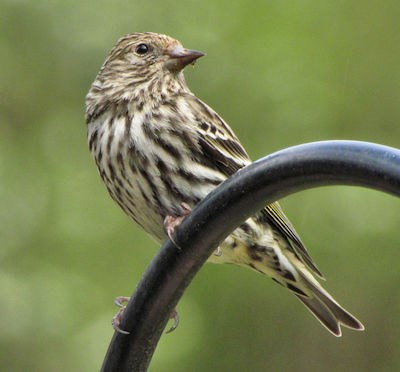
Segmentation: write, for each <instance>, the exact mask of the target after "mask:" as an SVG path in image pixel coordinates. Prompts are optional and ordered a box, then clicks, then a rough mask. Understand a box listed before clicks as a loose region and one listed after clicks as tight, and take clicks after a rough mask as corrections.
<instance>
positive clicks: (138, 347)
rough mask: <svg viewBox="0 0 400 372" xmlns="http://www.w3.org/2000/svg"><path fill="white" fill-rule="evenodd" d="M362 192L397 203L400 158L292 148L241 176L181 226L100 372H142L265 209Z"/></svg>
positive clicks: (366, 151) (381, 150)
mask: <svg viewBox="0 0 400 372" xmlns="http://www.w3.org/2000/svg"><path fill="white" fill-rule="evenodd" d="M338 184H341V185H354V186H363V187H368V188H372V189H376V190H380V191H384V192H387V193H389V194H392V195H396V196H400V151H399V150H397V149H394V148H390V147H386V146H382V145H377V144H372V143H366V142H356V141H324V142H314V143H309V144H304V145H300V146H295V147H290V148H288V149H285V150H282V151H279V152H276V153H274V154H272V155H269V156H267V157H265V158H262V159H260V160H258V161H256V162H254V163H253V164H251V165H249V166H247V167H245V168H243V169H241V170H240V171H239V172H237V173H236V174H235V175H233V176H232V177H231V178H229V179H228V180H227V181H225V182H224V183H223V184H221V185H220V186H219V187H217V188H216V189H215V190H214V191H213V192H211V193H210V194H209V195H208V196H207V197H206V198H205V200H203V201H202V202H201V203H199V205H198V206H197V207H196V208H195V209H194V210H193V211H192V212H191V214H190V215H189V216H188V217H187V218H185V220H184V221H183V223H182V224H181V225H180V226H179V228H178V229H177V230H176V236H175V241H176V243H177V245H179V247H180V249H178V248H177V247H176V246H175V245H174V244H173V243H172V242H171V241H170V240H167V241H166V242H165V243H164V244H163V246H162V247H161V250H160V251H159V252H158V254H157V255H156V257H155V258H154V259H153V261H152V262H151V264H150V266H149V268H148V269H147V271H146V272H145V274H144V276H143V278H142V279H141V281H140V283H139V285H138V287H137V289H136V291H135V293H134V295H133V297H132V299H131V301H130V302H129V304H128V306H127V309H126V311H125V313H124V317H123V319H122V324H121V328H122V329H124V330H127V331H130V334H129V335H123V334H119V333H115V334H114V336H113V339H112V341H111V344H110V346H109V349H108V352H107V355H106V358H105V360H104V364H103V367H102V371H107V372H112V371H146V370H147V367H148V365H149V363H150V361H151V358H152V355H153V353H154V350H155V348H156V346H157V343H158V341H159V338H160V337H161V334H162V332H163V330H164V328H165V326H166V324H167V321H168V317H169V314H170V313H171V311H172V310H173V309H174V308H175V306H176V305H177V303H178V301H179V299H180V298H181V296H182V294H183V292H184V290H185V289H186V287H187V286H188V285H189V283H190V282H191V280H192V278H193V277H194V275H195V274H196V273H197V271H198V270H199V269H200V267H201V266H202V265H203V264H204V262H205V261H206V260H207V258H208V257H209V256H210V255H211V254H212V252H213V251H214V250H215V249H216V247H217V246H218V244H219V243H220V242H221V241H223V240H224V238H225V237H226V236H227V235H229V233H230V232H231V231H233V230H234V229H235V228H236V227H237V226H238V225H240V224H241V223H242V222H243V221H244V220H245V219H247V218H248V217H249V216H251V215H252V214H254V213H256V212H257V211H259V210H261V209H262V208H263V207H264V206H265V205H266V204H268V203H271V202H273V201H275V200H278V199H280V198H282V197H285V196H287V195H289V194H292V193H294V192H297V191H301V190H305V189H309V188H313V187H317V186H325V185H338Z"/></svg>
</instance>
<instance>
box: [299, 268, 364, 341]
mask: <svg viewBox="0 0 400 372" xmlns="http://www.w3.org/2000/svg"><path fill="white" fill-rule="evenodd" d="M298 273H299V275H300V277H301V279H302V280H301V281H302V282H303V283H302V284H303V286H304V285H305V286H307V289H308V290H307V291H305V292H306V295H302V294H299V293H296V291H295V292H294V293H295V295H296V296H297V298H298V299H299V300H300V301H301V302H302V303H303V304H304V305H305V306H306V307H307V308H308V309H309V310H310V311H311V313H312V314H313V315H314V316H315V317H316V318H317V319H318V320H319V321H320V322H321V323H322V324H323V325H324V326H325V327H326V328H327V329H328V330H329V331H330V332H331V333H332V334H334V335H335V336H337V337H340V336H341V335H342V332H341V329H340V325H343V326H345V327H348V328H351V329H354V330H357V331H362V330H364V326H363V325H362V323H361V322H360V321H359V320H358V319H357V318H356V317H354V316H353V315H352V314H350V313H349V312H348V311H347V310H345V309H344V308H343V307H342V306H341V305H339V304H338V303H337V302H336V301H335V300H334V299H333V297H332V296H331V295H330V294H329V293H328V292H327V291H326V290H325V289H324V288H322V286H321V285H320V284H319V283H318V282H317V281H316V280H315V279H314V277H312V276H311V274H309V273H308V272H306V273H305V272H304V271H303V270H299V271H298Z"/></svg>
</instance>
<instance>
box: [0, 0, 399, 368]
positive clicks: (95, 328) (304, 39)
mask: <svg viewBox="0 0 400 372" xmlns="http://www.w3.org/2000/svg"><path fill="white" fill-rule="evenodd" d="M399 19H400V3H399V2H398V1H395V0H392V1H390V0H389V1H385V2H380V3H379V2H375V1H370V0H368V1H357V0H350V1H346V2H345V1H337V2H328V1H322V2H320V1H293V2H289V1H263V0H257V1H253V2H249V1H243V0H241V1H213V0H204V1H202V2H198V1H193V0H188V1H184V2H176V1H170V0H163V1H161V0H157V1H145V0H131V1H121V0H119V1H113V2H111V1H110V2H108V1H103V0H101V1H82V2H74V1H60V0H59V1H50V0H49V1H44V0H38V1H35V2H29V1H23V0H20V1H15V0H14V1H13V0H3V1H2V2H1V3H0V53H1V59H0V66H1V69H0V96H1V98H0V203H1V208H0V240H1V243H0V247H1V248H0V330H1V332H0V369H1V370H2V369H3V368H6V369H5V370H7V371H23V370H29V371H95V370H98V369H99V368H100V366H101V363H102V360H103V357H104V354H105V352H106V349H107V346H108V343H109V341H110V338H111V335H112V332H113V331H112V328H111V326H110V320H111V317H112V315H113V313H114V312H115V311H116V308H115V307H114V305H113V298H114V297H116V296H118V295H129V294H130V293H131V292H132V290H133V287H134V286H135V283H137V281H138V280H139V278H140V276H141V274H142V273H143V271H144V270H145V268H146V267H147V265H148V263H149V261H150V260H151V258H152V257H153V255H154V254H155V252H156V250H157V248H158V245H157V244H156V243H154V242H153V241H152V240H151V239H150V238H149V237H148V236H147V235H146V234H145V233H144V232H143V231H142V230H141V229H140V228H138V227H137V226H135V225H134V224H133V223H131V221H130V220H129V219H128V218H127V217H126V216H125V215H124V214H123V213H122V212H121V211H120V210H119V208H118V207H117V206H116V205H114V204H113V202H112V201H111V199H110V198H109V196H108V195H107V192H106V190H105V188H104V186H103V184H102V182H101V181H100V178H99V177H98V175H97V172H96V170H95V166H94V163H93V161H92V159H91V158H90V154H89V152H88V150H87V144H86V128H85V123H84V97H85V94H86V92H87V90H88V89H89V86H90V84H91V82H92V80H93V79H94V77H95V75H96V74H97V71H98V70H99V68H100V66H101V64H102V62H103V60H104V59H105V56H106V54H107V53H108V51H109V50H110V49H111V47H112V45H113V44H114V42H115V41H116V39H117V38H119V37H120V36H121V35H123V34H126V33H130V32H134V31H155V32H161V33H166V34H169V35H171V36H174V37H176V38H178V39H180V40H181V41H182V42H183V44H184V45H186V46H187V47H190V48H193V49H199V50H202V51H204V52H206V53H207V56H206V57H204V58H202V59H201V60H199V62H198V63H197V64H196V67H195V69H194V70H193V69H190V68H188V69H187V71H186V78H187V81H188V83H189V86H190V87H191V89H192V90H193V92H195V93H196V94H197V95H198V96H199V97H201V98H202V99H203V100H204V101H205V102H207V103H208V104H209V105H211V106H212V107H213V108H215V109H216V110H217V111H218V112H219V113H220V114H221V115H222V116H223V117H224V118H225V119H226V121H227V122H228V123H230V125H231V126H232V127H233V128H234V130H235V131H236V133H237V134H238V136H239V137H240V138H241V140H242V142H243V144H244V145H245V147H246V148H247V150H248V152H249V154H250V155H251V156H252V158H253V159H256V158H259V157H261V156H264V155H266V154H268V153H270V152H272V151H275V150H278V149H281V148H284V147H287V146H291V145H296V144H299V143H303V142H311V141H316V140H327V139H356V140H364V141H371V142H377V143H382V144H386V145H390V146H394V147H400V126H399V118H400V100H399V88H400V76H399V75H400V73H399V71H400V69H399V59H400V47H399V46H400V28H399ZM282 204H283V206H284V208H285V211H286V212H287V215H288V216H289V217H290V219H291V220H292V222H293V224H294V225H295V226H296V229H297V231H298V232H299V234H300V235H301V236H302V238H303V240H304V242H305V243H306V245H307V246H308V248H309V250H310V252H311V254H312V256H313V257H314V259H315V261H316V262H317V264H318V266H319V267H320V269H321V270H322V271H323V272H324V274H325V276H326V277H327V279H328V281H327V282H326V283H325V284H324V285H325V286H326V288H327V289H328V290H329V291H331V292H332V294H333V295H334V296H335V297H336V298H337V299H338V300H339V302H340V303H342V304H343V305H344V306H345V307H346V308H348V309H349V310H350V311H351V312H353V313H354V314H356V315H357V316H358V317H359V318H360V319H361V320H362V321H363V323H364V324H365V326H366V331H365V332H363V333H359V332H352V331H348V330H346V329H344V335H343V337H342V338H341V339H337V338H334V337H333V336H331V335H330V334H328V332H326V331H325V330H324V329H323V328H322V327H321V326H320V325H319V323H318V322H317V321H315V320H314V318H313V317H312V316H310V315H309V313H308V312H307V311H306V310H305V309H304V308H303V306H302V305H301V304H300V303H299V302H298V301H296V299H295V298H294V297H293V296H292V295H290V294H289V293H286V292H285V291H284V290H283V289H282V288H281V287H278V286H276V285H274V284H273V283H272V282H271V281H270V280H268V279H266V278H264V277H262V276H261V275H257V274H255V273H253V272H250V271H249V270H245V269H241V268H237V267H233V266H217V265H206V266H205V267H204V268H203V269H202V270H201V272H200V273H199V275H198V276H197V277H196V278H195V280H194V282H193V284H192V285H191V287H190V288H189V289H188V291H187V292H186V293H185V295H184V297H183V299H182V301H181V303H180V304H179V307H178V309H179V313H180V317H181V324H180V326H179V328H178V329H177V331H176V332H174V333H172V334H171V335H166V336H163V338H162V340H161V342H160V345H159V347H158V349H157V351H156V354H155V357H154V360H153V363H152V365H151V368H150V369H151V370H153V371H188V370H191V371H205V370H213V371H243V370H244V371H266V370H270V371H281V370H282V371H283V370H288V369H291V370H294V371H321V370H323V371H337V370H343V369H346V370H351V371H366V370H379V371H395V370H399V369H400V356H399V354H398V350H399V348H400V337H399V333H398V328H399V315H398V314H399V310H400V296H399V294H398V292H397V290H398V287H397V285H398V284H399V280H400V275H399V264H398V262H397V260H396V256H397V254H398V249H399V243H400V232H399V222H400V218H399V212H400V204H399V201H398V200H397V199H395V198H393V197H390V196H387V195H384V194H381V193H378V192H374V191H371V190H364V189H358V188H350V187H329V188H321V189H314V190H309V191H306V192H303V193H300V194H296V195H293V196H291V197H289V198H287V199H286V200H284V201H283V202H282ZM5 366H6V367H5Z"/></svg>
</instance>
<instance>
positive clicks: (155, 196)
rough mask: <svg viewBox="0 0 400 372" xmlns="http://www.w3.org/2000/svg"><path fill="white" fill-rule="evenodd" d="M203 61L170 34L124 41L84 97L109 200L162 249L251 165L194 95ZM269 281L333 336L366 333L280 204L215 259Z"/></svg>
mask: <svg viewBox="0 0 400 372" xmlns="http://www.w3.org/2000/svg"><path fill="white" fill-rule="evenodd" d="M203 55H204V54H203V53H201V52H199V51H196V50H190V49H186V48H184V47H183V46H182V44H181V43H180V42H179V41H177V40H175V39H173V38H171V37H169V36H166V35H160V34H156V33H151V32H144V33H134V34H130V35H126V36H124V37H122V38H121V39H119V40H118V42H117V44H116V45H115V46H114V48H113V49H112V50H111V52H110V54H109V55H108V57H107V59H106V61H105V62H104V64H103V66H102V68H101V70H100V72H99V73H98V75H97V77H96V79H95V81H94V82H93V84H92V86H91V88H90V91H89V93H88V94H87V97H86V123H87V128H88V142H89V148H90V151H91V153H92V155H93V157H94V159H95V162H96V164H97V167H98V170H99V173H100V176H101V178H102V179H103V181H104V183H105V185H106V187H107V189H108V192H109V193H110V195H111V197H112V198H113V199H114V200H115V201H116V202H117V203H118V205H119V206H120V207H121V208H122V209H123V210H124V211H125V212H126V214H127V215H128V216H129V217H131V218H132V219H133V220H134V221H136V222H137V223H138V224H139V225H140V226H142V227H143V228H144V229H145V230H146V231H147V232H148V233H149V234H151V235H152V236H153V237H155V238H156V239H157V240H159V241H163V240H164V239H166V238H167V237H168V236H171V235H172V234H173V231H174V228H175V227H176V226H177V225H178V224H179V223H180V222H181V221H182V219H183V218H184V217H185V216H186V215H187V214H188V213H190V210H191V209H193V208H194V207H195V205H196V204H197V203H198V202H199V201H201V200H202V199H203V198H204V197H205V196H206V195H207V194H208V193H209V192H210V191H212V190H213V189H214V188H215V187H217V186H218V185H219V184H220V183H221V182H222V181H224V180H225V179H227V178H228V177H229V176H231V175H232V174H234V173H235V172H236V171H238V170H239V169H240V168H242V167H244V166H246V165H248V164H250V163H251V160H250V158H249V156H248V155H247V153H246V151H245V150H244V148H243V147H242V145H241V144H240V142H239V140H238V138H237V137H236V135H235V134H234V133H233V131H232V129H231V128H230V127H229V126H228V125H227V124H226V123H225V121H224V120H223V119H222V118H221V117H220V116H219V115H218V114H217V113H216V112H215V111H214V110H213V109H212V108H210V107H209V106H208V105H206V104H205V103H204V102H202V101H201V100H200V99H199V98H197V97H196V96H195V95H194V94H193V93H192V92H191V91H190V89H189V88H188V86H187V84H186V82H185V78H184V76H183V69H184V67H185V66H187V65H189V64H194V62H195V61H196V60H197V59H198V58H199V57H201V56H203ZM209 261H210V262H214V263H232V264H236V265H239V266H245V267H249V268H251V269H253V270H255V271H257V272H260V273H263V274H266V275H268V276H270V277H271V278H272V279H273V280H275V281H276V282H277V283H279V284H281V285H283V286H284V287H286V288H288V289H289V290H290V291H291V292H292V293H293V294H294V295H295V296H296V297H297V298H298V299H299V300H300V301H301V302H302V303H303V304H304V305H305V306H306V307H307V308H308V309H309V310H310V311H311V312H312V313H313V314H314V315H315V316H316V318H317V319H318V320H319V321H320V322H321V323H322V324H323V325H324V326H325V327H326V328H327V329H328V330H329V331H330V332H332V333H333V334H334V335H335V336H340V335H341V329H340V326H341V325H343V326H346V327H348V328H352V329H355V330H363V329H364V327H363V325H362V324H361V323H360V322H359V321H358V320H357V319H356V318H355V317H354V316H353V315H351V314H350V313H349V312H347V311H346V310H345V309H344V308H343V307H341V306H340V305H339V304H338V303H337V302H336V301H335V300H334V299H333V297H332V296H331V295H330V294H329V293H328V292H327V291H326V290H325V289H323V288H322V287H321V285H320V284H319V283H318V281H317V280H316V279H315V277H319V278H322V274H321V272H320V271H319V270H318V268H317V267H316V265H315V264H314V262H313V260H312V258H311V257H310V255H309V253H308V252H307V250H306V248H305V246H304V244H303V243H302V241H301V240H300V238H299V236H298V234H297V233H296V231H295V229H294V228H293V226H292V225H291V223H290V222H289V220H288V219H287V217H286V216H285V215H284V214H283V212H282V209H281V208H280V206H279V204H278V203H273V204H270V205H267V206H266V207H265V208H264V209H263V210H261V211H260V212H259V213H258V214H256V215H255V216H253V217H251V218H249V219H248V220H246V221H245V222H244V223H243V224H242V225H241V226H239V227H238V228H237V229H236V230H235V231H234V232H233V233H232V234H231V235H230V236H229V237H227V238H226V240H225V241H224V242H223V243H222V244H221V246H220V247H219V248H218V250H217V251H216V253H215V254H214V255H212V256H211V257H210V259H209Z"/></svg>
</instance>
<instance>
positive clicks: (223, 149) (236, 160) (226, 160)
mask: <svg viewBox="0 0 400 372" xmlns="http://www.w3.org/2000/svg"><path fill="white" fill-rule="evenodd" d="M186 99H187V97H186ZM189 102H190V103H191V106H192V109H194V110H195V112H196V117H197V118H198V123H197V124H198V128H197V131H198V132H199V133H200V136H199V138H198V143H199V146H200V150H201V152H202V154H201V156H203V157H206V158H207V164H208V165H210V164H213V165H214V166H215V167H216V168H217V169H218V171H220V172H221V173H223V174H224V175H226V176H227V177H230V176H231V175H232V174H234V173H236V172H237V171H238V170H239V169H241V168H243V167H244V166H246V165H248V164H250V163H251V160H250V158H249V156H248V155H247V153H246V150H245V149H244V148H243V146H242V145H241V144H240V141H239V139H238V138H237V137H236V135H235V134H234V133H233V131H232V130H231V129H230V128H229V126H228V124H226V123H225V121H224V120H223V119H222V118H221V117H220V116H218V114H217V113H216V112H215V111H213V110H212V109H211V108H210V107H209V106H207V105H206V104H205V103H203V102H201V101H200V100H199V99H197V98H196V97H194V96H192V99H191V100H189ZM259 216H260V218H259V219H261V221H262V220H265V221H264V222H268V223H270V224H271V225H272V226H273V227H274V228H275V230H277V231H278V232H279V233H280V235H282V236H283V237H284V238H285V239H286V240H287V241H288V242H289V245H290V248H291V251H292V252H293V253H294V254H295V255H296V256H297V257H298V258H299V259H300V260H301V261H302V262H303V263H304V264H305V265H306V266H307V267H308V268H310V269H311V270H312V271H313V272H314V273H315V274H316V275H318V276H319V277H320V278H323V275H322V273H321V272H320V270H319V269H318V268H317V267H316V265H315V264H314V262H313V260H312V258H311V256H310V255H309V253H308V252H307V249H306V248H305V246H304V244H303V242H302V241H301V239H300V237H299V235H298V234H297V232H296V230H295V229H294V227H293V226H292V224H291V223H290V221H289V220H288V218H287V217H286V216H285V214H284V213H283V211H282V209H281V207H280V205H279V204H278V203H277V202H275V203H272V204H270V205H267V206H266V207H265V208H264V209H263V210H262V211H261V214H260V215H259Z"/></svg>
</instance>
